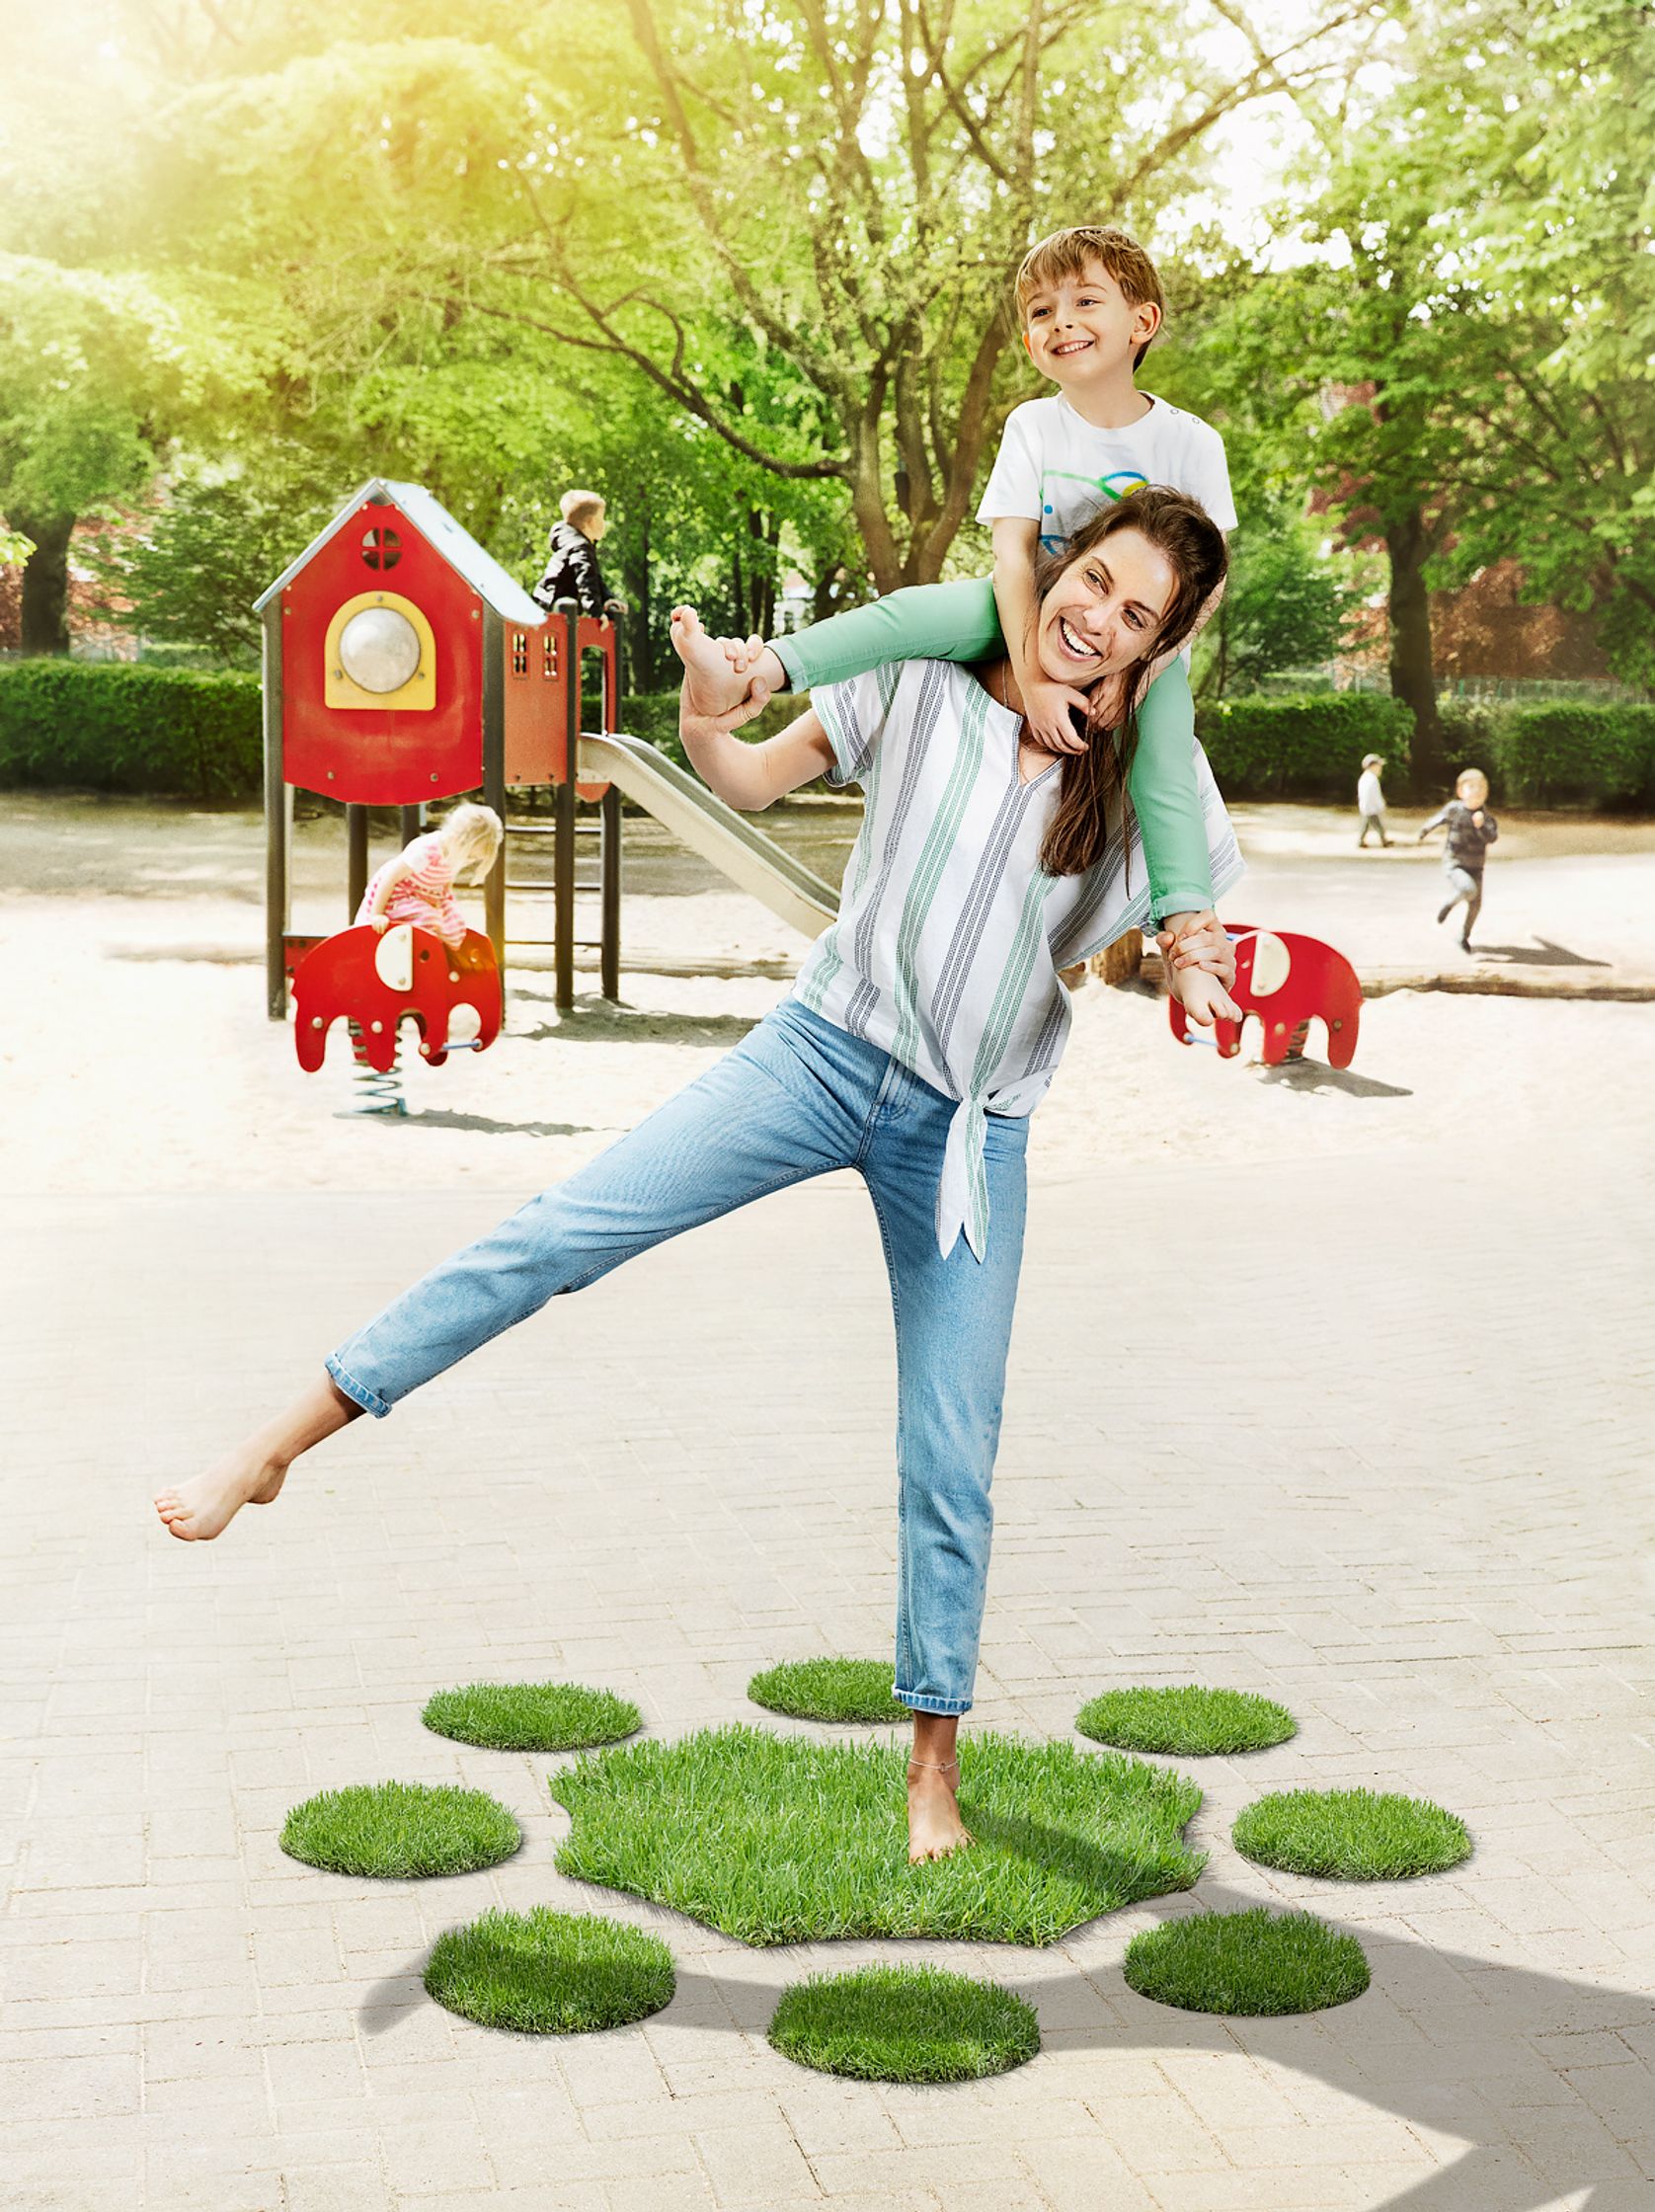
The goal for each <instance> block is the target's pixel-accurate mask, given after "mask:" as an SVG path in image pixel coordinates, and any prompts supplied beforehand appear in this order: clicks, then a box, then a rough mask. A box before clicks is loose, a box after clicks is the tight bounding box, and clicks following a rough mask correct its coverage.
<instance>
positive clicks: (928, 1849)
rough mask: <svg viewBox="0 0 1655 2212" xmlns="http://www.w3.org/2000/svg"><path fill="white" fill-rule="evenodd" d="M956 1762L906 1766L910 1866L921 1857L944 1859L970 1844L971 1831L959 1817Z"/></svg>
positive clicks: (916, 1762)
mask: <svg viewBox="0 0 1655 2212" xmlns="http://www.w3.org/2000/svg"><path fill="white" fill-rule="evenodd" d="M959 1784H960V1762H959V1760H958V1759H950V1760H947V1761H945V1762H943V1763H942V1764H940V1765H934V1764H933V1763H932V1762H931V1761H929V1760H924V1759H910V1760H909V1761H908V1763H907V1856H908V1862H909V1864H910V1865H917V1864H918V1863H919V1861H920V1860H921V1859H922V1858H946V1857H948V1855H949V1853H950V1852H955V1851H959V1850H960V1849H961V1848H962V1846H964V1845H966V1844H969V1843H970V1842H972V1840H973V1839H972V1833H971V1830H970V1829H969V1828H968V1827H967V1826H966V1825H965V1823H964V1821H962V1820H961V1818H960V1804H959V1795H958V1791H959Z"/></svg>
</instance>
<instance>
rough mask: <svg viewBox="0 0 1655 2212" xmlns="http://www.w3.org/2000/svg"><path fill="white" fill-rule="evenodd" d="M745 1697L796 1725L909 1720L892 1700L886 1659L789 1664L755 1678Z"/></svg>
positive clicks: (830, 1660)
mask: <svg viewBox="0 0 1655 2212" xmlns="http://www.w3.org/2000/svg"><path fill="white" fill-rule="evenodd" d="M748 1696H749V1698H750V1699H752V1701H753V1703H754V1704H755V1705H762V1706H764V1708H765V1709H766V1711H768V1712H785V1713H789V1714H791V1715H792V1716H793V1718H794V1719H795V1720H854V1721H874V1722H878V1721H903V1720H908V1719H911V1717H912V1715H911V1714H910V1713H909V1711H908V1708H907V1706H906V1705H905V1704H900V1703H899V1702H898V1700H897V1699H895V1698H893V1697H892V1695H891V1662H890V1660H889V1659H790V1660H788V1661H787V1662H786V1664H785V1665H783V1666H780V1667H770V1668H767V1669H766V1670H765V1672H764V1673H763V1674H760V1675H754V1676H753V1678H752V1680H751V1681H750V1682H749V1684H748Z"/></svg>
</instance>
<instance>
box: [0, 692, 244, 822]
mask: <svg viewBox="0 0 1655 2212" xmlns="http://www.w3.org/2000/svg"><path fill="white" fill-rule="evenodd" d="M262 762H263V739H262V735H261V721H260V709H259V678H258V677H257V676H256V675H253V674H245V675H244V674H239V673H237V674H230V673H222V672H220V673H213V674H204V673H199V672H196V671H193V670H190V671H187V670H183V669H146V668H135V667H133V666H132V665H131V664H130V663H129V662H127V663H123V662H118V661H95V662H86V661H61V660H47V659H41V660H29V661H8V662H5V663H0V785H13V786H15V785H18V784H37V785H46V786H52V785H55V786H58V787H64V786H67V787H71V788H79V789H83V790H92V791H141V792H149V793H156V794H160V793H167V794H171V795H173V796H176V797H179V798H185V799H197V800H208V801H213V800H226V799H248V798H255V797H257V796H258V793H259V789H260V785H261V782H262V779H263V767H262Z"/></svg>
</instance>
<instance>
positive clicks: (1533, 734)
mask: <svg viewBox="0 0 1655 2212" xmlns="http://www.w3.org/2000/svg"><path fill="white" fill-rule="evenodd" d="M1444 725H1445V733H1446V735H1447V737H1448V740H1449V747H1450V753H1449V757H1450V760H1451V763H1452V765H1453V767H1454V768H1455V770H1456V771H1457V772H1458V769H1459V768H1461V767H1478V768H1481V769H1482V770H1483V772H1484V774H1485V775H1486V776H1487V777H1488V781H1489V789H1490V792H1491V794H1492V796H1493V798H1494V801H1495V803H1496V804H1497V805H1498V804H1501V803H1502V802H1503V803H1505V804H1508V805H1513V806H1531V807H1555V806H1587V807H1605V808H1616V807H1655V706H1641V705H1638V704H1636V703H1634V702H1629V701H1628V702H1624V703H1621V704H1616V705H1609V706H1594V705H1592V704H1591V703H1590V702H1589V701H1584V700H1582V701H1575V700H1568V701H1557V702H1555V703H1551V704H1546V705H1541V706H1532V707H1526V706H1509V705H1500V706H1495V707H1490V708H1482V709H1479V710H1473V711H1470V712H1465V711H1459V712H1455V713H1450V714H1448V715H1446V716H1445V717H1444Z"/></svg>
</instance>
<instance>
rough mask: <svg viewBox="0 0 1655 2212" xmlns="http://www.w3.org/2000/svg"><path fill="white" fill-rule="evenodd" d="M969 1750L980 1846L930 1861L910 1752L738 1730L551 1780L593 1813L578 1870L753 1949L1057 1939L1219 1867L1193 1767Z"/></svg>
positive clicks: (1020, 1745)
mask: <svg viewBox="0 0 1655 2212" xmlns="http://www.w3.org/2000/svg"><path fill="white" fill-rule="evenodd" d="M960 1756H961V1766H962V1774H961V1786H960V1806H961V1811H962V1813H963V1814H964V1816H965V1820H966V1824H967V1826H968V1827H969V1828H970V1829H971V1830H972V1831H973V1833H974V1834H975V1836H976V1838H977V1842H976V1843H975V1844H974V1845H973V1846H972V1847H971V1849H969V1850H966V1851H959V1852H956V1853H954V1854H953V1856H952V1857H948V1858H944V1859H940V1860H937V1861H935V1862H933V1863H930V1864H926V1865H920V1866H910V1865H909V1864H908V1863H907V1828H906V1802H907V1800H906V1772H907V1768H906V1751H905V1749H904V1748H901V1747H898V1746H895V1745H884V1744H836V1743H816V1742H812V1741H810V1740H807V1739H802V1738H798V1737H783V1736H775V1735H772V1734H770V1733H769V1732H768V1731H766V1730H762V1729H757V1728H746V1727H731V1728H716V1729H702V1730H700V1731H699V1732H698V1733H696V1734H695V1735H692V1736H687V1737H684V1738H683V1739H682V1740H681V1741H679V1742H677V1743H672V1744H663V1743H642V1744H635V1745H631V1746H628V1747H627V1748H626V1749H624V1750H619V1751H606V1752H596V1753H592V1754H591V1755H590V1756H588V1757H586V1758H584V1759H581V1760H578V1761H577V1762H576V1763H575V1765H574V1766H573V1767H568V1768H565V1769H563V1770H562V1771H561V1772H560V1773H558V1774H555V1775H553V1776H552V1777H551V1778H550V1786H551V1792H552V1795H553V1797H555V1798H556V1800H557V1801H558V1803H559V1804H561V1805H565V1806H567V1807H568V1809H569V1811H570V1813H571V1814H572V1815H573V1816H574V1823H575V1826H574V1833H573V1834H572V1835H571V1836H570V1837H569V1839H568V1841H567V1842H566V1843H565V1844H564V1845H563V1846H562V1848H561V1850H560V1851H559V1852H558V1855H557V1864H558V1868H559V1870H560V1872H562V1873H565V1874H570V1875H573V1876H574V1877H576V1878H577V1879H578V1880H582V1881H591V1882H601V1883H603V1884H604V1885H605V1886H606V1887H607V1888H610V1889H620V1890H626V1891H629V1892H630V1893H631V1894H632V1895H633V1896H636V1897H647V1898H650V1899H651V1900H653V1901H654V1902H655V1903H657V1904H661V1905H670V1906H671V1907H672V1908H673V1909H674V1910H675V1911H677V1912H680V1913H687V1914H689V1915H690V1916H691V1917H692V1918H693V1919H695V1920H699V1921H704V1922H706V1923H707V1924H708V1925H709V1926H710V1927H713V1928H718V1929H722V1930H723V1931H724V1933H725V1934H726V1935H729V1936H738V1937H740V1939H741V1940H742V1941H743V1942H746V1943H798V1942H808V1941H811V1940H819V1939H825V1938H832V1937H837V1936H950V1937H957V1938H965V1939H967V1940H986V1941H991V1942H1007V1943H1051V1942H1055V1941H1056V1940H1057V1939H1058V1937H1059V1936H1064V1935H1066V1934H1067V1932H1068V1931H1069V1930H1070V1929H1071V1928H1076V1927H1078V1926H1080V1925H1081V1923H1083V1922H1085V1921H1089V1920H1095V1919H1096V1918H1097V1917H1098V1915H1099V1914H1100V1913H1111V1912H1115V1911H1116V1910H1118V1909H1119V1907H1121V1906H1123V1905H1128V1904H1132V1903H1134V1902H1135V1901H1136V1900H1138V1899H1139V1898H1143V1897H1157V1896H1160V1895H1162V1894H1163V1893H1164V1892H1166V1891H1168V1890H1179V1889H1188V1888H1189V1887H1190V1886H1191V1885H1192V1884H1193V1883H1194V1881H1195V1879H1196V1877H1197V1875H1198V1874H1199V1873H1200V1871H1201V1868H1202V1865H1203V1863H1204V1859H1203V1856H1202V1854H1201V1853H1199V1852H1194V1851H1191V1850H1190V1849H1189V1848H1188V1847H1187V1846H1186V1844H1185V1843H1184V1840H1183V1830H1184V1827H1185V1826H1186V1824H1187V1823H1188V1821H1189V1820H1190V1819H1191V1817H1192V1816H1193V1814H1194V1812H1195V1810H1196V1807H1197V1806H1198V1805H1199V1804H1200V1802H1201V1791H1200V1790H1199V1789H1198V1788H1197V1787H1196V1785H1195V1783H1194V1782H1192V1781H1190V1780H1189V1779H1187V1778H1185V1777H1184V1776H1182V1775H1176V1774H1173V1773H1170V1772H1169V1771H1168V1770H1167V1769H1165V1768H1163V1767H1152V1766H1149V1765H1147V1764H1146V1763H1145V1762H1143V1761H1142V1760H1137V1759H1123V1758H1118V1757H1114V1756H1097V1755H1092V1754H1088V1753H1085V1752H1080V1751H1076V1750H1075V1749H1074V1748H1073V1747H1072V1746H1071V1745H1068V1744H1033V1743H1024V1742H1021V1741H1019V1740H1017V1739H1016V1738H1014V1737H1008V1736H996V1735H989V1734H985V1735H980V1736H979V1735H974V1736H969V1737H966V1738H965V1739H964V1740H963V1741H962V1744H961V1750H960Z"/></svg>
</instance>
